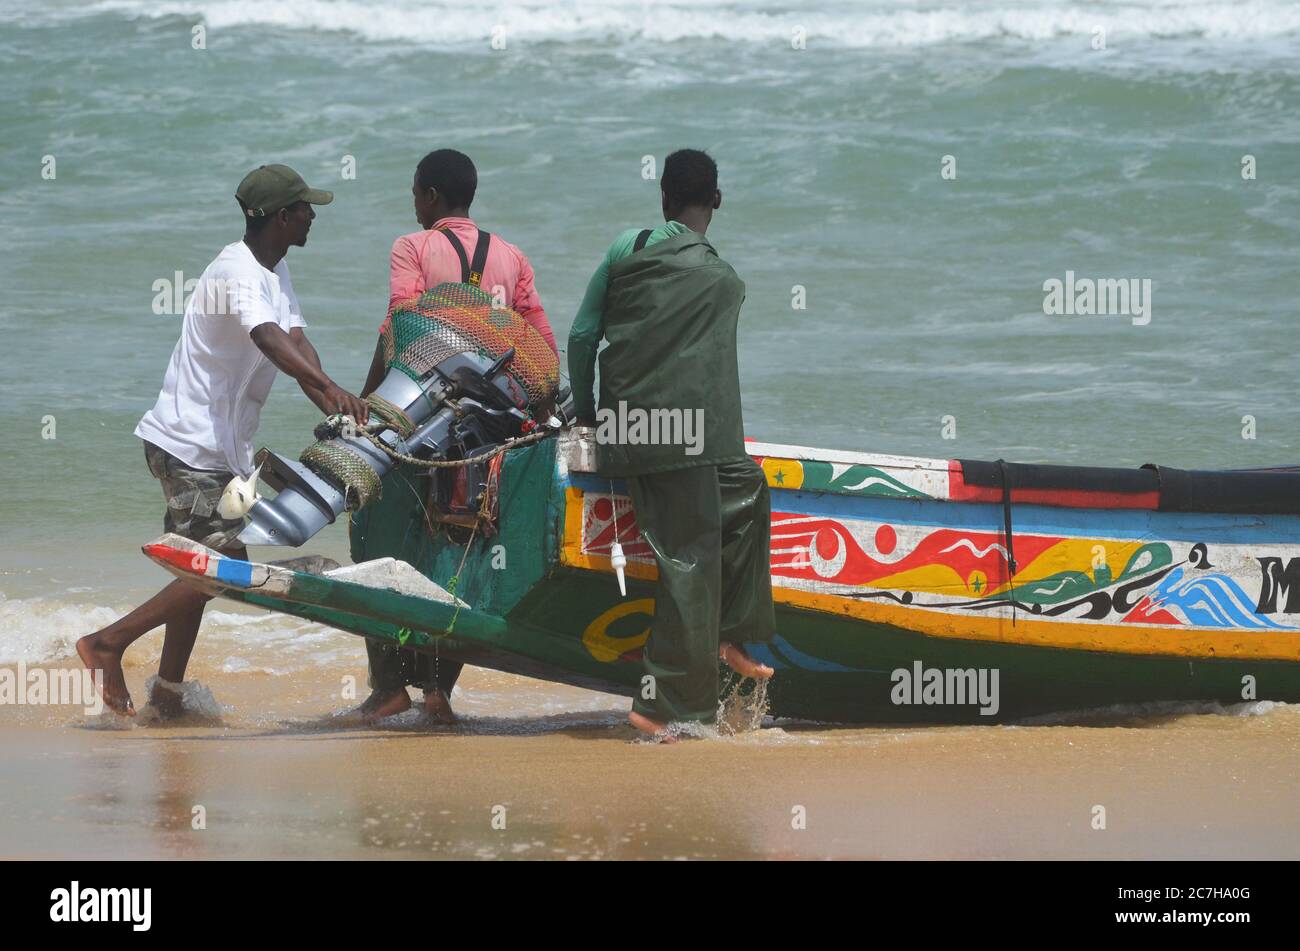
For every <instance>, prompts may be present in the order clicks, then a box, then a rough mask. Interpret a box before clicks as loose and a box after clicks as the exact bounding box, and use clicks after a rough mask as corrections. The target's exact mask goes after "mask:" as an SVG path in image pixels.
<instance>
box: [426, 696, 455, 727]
mask: <svg viewBox="0 0 1300 951" xmlns="http://www.w3.org/2000/svg"><path fill="white" fill-rule="evenodd" d="M424 713H425V716H427V717H429V718H431V719H432V720H434V721H435V722H437V723H445V724H448V725H450V724H452V723H455V722H456V714H455V713H453V712H452V709H451V701H450V700H449V699H448V698H447V695H446V694H445V693H443V692H442V691H441V690H436V689H435V690H426V691H425V692H424Z"/></svg>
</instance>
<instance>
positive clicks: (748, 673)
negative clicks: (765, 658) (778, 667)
mask: <svg viewBox="0 0 1300 951" xmlns="http://www.w3.org/2000/svg"><path fill="white" fill-rule="evenodd" d="M718 656H719V657H720V658H722V661H723V663H725V664H726V665H727V666H728V667H730V668H731V669H732V670H734V671H735V672H736V673H738V674H740V676H742V677H753V678H754V679H755V680H767V679H768V678H770V677H771V676H772V675H773V674H775V673H776V671H775V670H773V669H772V668H771V667H768V666H767V665H766V664H760V663H759V662H758V661H756V660H754V658H752V657H750V656H749V654H748V653H747V652H746V651H745V649H744V648H743V647H741V646H740V645H739V644H733V643H731V642H730V641H723V642H722V643H721V644H719V645H718Z"/></svg>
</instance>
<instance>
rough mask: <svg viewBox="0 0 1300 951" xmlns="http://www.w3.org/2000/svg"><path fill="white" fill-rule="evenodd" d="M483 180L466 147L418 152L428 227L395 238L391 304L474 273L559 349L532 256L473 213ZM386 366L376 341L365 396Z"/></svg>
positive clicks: (419, 216)
mask: <svg viewBox="0 0 1300 951" xmlns="http://www.w3.org/2000/svg"><path fill="white" fill-rule="evenodd" d="M477 187H478V171H477V170H476V169H475V168H474V163H473V162H471V161H470V159H469V156H468V155H465V154H464V153H463V152H457V151H456V150H455V149H438V150H437V151H435V152H430V153H429V154H428V155H426V156H425V157H424V158H422V159H421V160H420V164H419V165H418V166H416V169H415V181H414V182H413V183H412V185H411V194H412V195H413V196H414V197H415V217H416V220H417V221H419V222H420V227H421V228H423V229H424V230H422V231H414V232H412V233H411V234H404V235H402V236H401V237H400V238H398V239H397V240H396V241H394V242H393V251H392V255H391V256H390V258H389V275H388V311H389V313H390V314H391V313H392V310H393V307H394V306H395V305H396V304H399V303H401V302H402V301H405V300H409V299H410V298H412V297H417V296H419V295H420V294H423V293H424V292H425V291H427V290H429V288H431V287H437V286H438V285H439V284H441V283H443V282H444V281H453V282H455V281H466V280H468V281H470V282H472V283H475V284H477V285H478V286H479V287H481V288H483V290H485V291H487V292H488V293H489V294H491V295H492V296H493V297H494V298H496V301H497V303H498V304H499V305H501V306H504V307H509V308H510V309H512V310H514V311H515V312H516V313H517V314H519V316H520V317H522V318H524V320H526V321H528V323H529V324H531V325H532V326H533V329H535V330H536V331H537V332H538V333H539V334H541V335H542V338H543V339H544V340H545V341H546V342H547V343H548V344H550V346H551V349H552V350H555V349H556V347H555V334H553V333H552V332H551V325H550V323H549V322H548V321H547V319H546V311H544V310H542V301H541V299H540V298H539V297H538V296H537V288H536V286H535V285H534V284H533V266H532V265H531V264H529V263H528V258H526V257H524V253H523V252H522V251H520V250H519V249H518V248H517V247H515V246H514V245H513V244H511V243H510V242H509V241H505V240H503V239H502V238H501V236H500V235H495V234H489V233H488V232H486V231H480V230H479V227H478V225H476V224H475V223H474V219H472V218H471V217H470V216H469V206H470V204H471V203H472V202H473V201H474V192H475V190H476V189H477ZM480 241H481V242H482V244H480ZM476 254H478V255H486V257H485V258H484V260H483V263H482V266H481V268H480V269H478V270H472V268H471V266H472V265H473V264H474V263H476V262H475V256H476ZM388 320H389V318H387V317H385V318H384V322H383V323H382V324H381V325H380V327H379V332H380V333H381V334H382V333H383V332H384V331H385V330H386V329H387V328H388ZM557 352H558V351H557ZM386 371H387V367H386V366H385V364H384V354H383V348H382V346H379V345H377V346H376V347H375V356H374V359H373V360H372V361H371V362H370V373H369V375H368V376H367V377H366V385H365V387H364V388H363V389H362V396H363V397H364V396H365V395H366V394H368V393H370V392H371V391H372V390H374V388H375V387H377V386H378V385H379V384H380V383H381V382H383V379H384V373H385V372H386Z"/></svg>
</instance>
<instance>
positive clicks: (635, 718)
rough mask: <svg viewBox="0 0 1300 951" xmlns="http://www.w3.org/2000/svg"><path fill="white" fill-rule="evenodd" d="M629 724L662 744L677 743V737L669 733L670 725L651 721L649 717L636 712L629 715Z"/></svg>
mask: <svg viewBox="0 0 1300 951" xmlns="http://www.w3.org/2000/svg"><path fill="white" fill-rule="evenodd" d="M627 719H628V722H629V723H631V724H632V725H633V726H634V727H636V728H637V729H638V730H640V731H641V732H642V733H645V734H646V735H647V736H650V737H652V738H653V739H655V740H658V741H659V742H660V743H676V742H677V737H675V736H673V735H672V734H671V733H669V732H668V724H667V723H660V722H659V721H658V720H651V719H650V718H649V717H646V716H642V715H641V714H639V713H636V712H635V711H634V712H632V713H629V714H628V715H627Z"/></svg>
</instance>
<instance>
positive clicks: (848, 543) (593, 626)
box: [145, 432, 1300, 723]
mask: <svg viewBox="0 0 1300 951" xmlns="http://www.w3.org/2000/svg"><path fill="white" fill-rule="evenodd" d="M591 450H592V446H591V444H590V442H589V440H587V439H586V438H584V437H579V436H578V435H577V434H575V433H573V432H569V433H566V434H564V435H563V436H561V437H560V438H559V439H552V440H546V441H544V442H542V443H538V444H535V445H532V446H528V447H523V448H521V449H517V450H513V451H511V452H510V453H509V454H508V455H507V457H506V460H505V463H504V465H503V466H502V472H501V479H500V491H499V513H498V514H499V517H498V533H497V534H496V535H494V536H492V537H486V538H485V537H482V536H481V535H476V536H475V538H474V540H473V542H472V543H471V544H470V546H469V551H468V554H467V552H466V546H465V545H464V544H456V543H453V542H452V541H450V540H449V539H448V538H447V537H446V535H445V534H440V535H438V536H437V537H436V538H435V537H433V536H431V534H430V532H429V531H428V529H427V523H426V518H425V512H424V508H423V505H422V502H421V498H422V492H421V480H420V479H419V478H418V477H417V476H415V475H412V474H404V473H402V472H395V473H392V474H390V475H389V476H388V477H387V479H386V480H385V485H384V494H383V498H382V499H381V500H380V501H379V502H376V503H374V504H372V505H371V506H370V507H368V508H367V509H365V510H363V511H361V512H359V513H356V514H355V515H354V516H353V521H352V525H351V542H352V555H353V558H354V560H355V561H356V562H359V563H362V564H360V565H359V566H357V567H349V568H347V569H341V570H340V571H338V572H329V573H326V574H324V575H317V574H309V573H305V572H301V571H294V570H291V569H288V568H282V567H275V566H268V565H255V564H250V563H248V562H238V561H234V560H232V559H227V558H223V557H222V556H219V555H217V554H216V553H213V552H208V551H206V550H204V549H202V548H201V546H197V545H195V544H194V543H192V542H188V541H185V540H184V539H180V538H178V537H176V536H164V538H162V539H159V540H158V541H157V542H155V543H153V544H152V545H150V546H146V549H145V550H146V553H147V554H149V555H150V557H152V558H154V559H155V560H156V561H158V562H159V563H160V564H163V565H164V566H165V567H167V568H169V570H172V571H173V572H174V573H175V574H177V576H178V577H182V578H185V579H187V580H189V581H190V582H191V583H194V584H196V585H199V586H201V587H204V588H205V589H206V590H208V591H210V592H212V593H215V594H219V595H221V596H225V597H229V598H233V599H235V600H240V601H244V602H246V603H249V604H254V605H259V606H262V607H266V608H270V609H272V610H277V611H282V612H284V613H288V614H294V615H297V616H300V617H305V618H310V619H314V620H318V621H321V622H323V623H326V624H330V625H333V626H335V627H338V628H340V629H343V630H347V631H351V632H353V633H357V634H361V635H364V636H368V637H376V638H382V639H388V640H392V641H396V642H398V643H402V644H404V645H405V646H407V647H410V648H412V649H416V650H421V651H425V652H429V653H433V654H436V655H437V656H439V657H447V658H451V659H455V660H460V661H464V662H467V663H470V664H475V665H479V666H484V667H491V668H495V669H499V670H505V671H509V672H514V673H519V674H524V675H527V676H533V677H539V678H543V679H547V680H554V681H560V682H565V683H571V684H575V685H579V686H584V687H589V688H593V689H597V690H604V691H609V692H614V693H622V694H627V695H631V694H632V693H633V692H634V691H635V690H636V689H638V688H639V686H640V681H641V674H642V670H641V665H640V662H639V661H640V649H641V646H642V645H643V644H644V642H645V639H646V636H647V634H648V629H649V623H650V618H651V616H652V613H653V607H654V601H653V587H654V574H655V572H654V563H653V560H652V559H651V557H650V555H649V551H648V549H647V546H646V545H645V543H644V542H643V541H642V540H641V538H640V536H639V534H638V532H637V529H636V521H635V513H634V512H633V511H632V508H631V503H630V501H629V500H628V498H627V497H626V490H625V488H624V486H623V485H622V484H621V482H620V481H619V480H614V481H612V482H611V481H610V480H609V479H606V478H602V477H600V476H598V475H597V474H595V473H594V471H593V466H592V465H591V458H592V454H591ZM750 451H751V454H753V455H754V457H755V458H756V459H757V460H758V461H759V462H760V464H761V465H762V467H763V469H764V471H765V472H766V474H767V476H768V483H769V486H770V487H771V489H772V511H773V514H772V577H773V584H774V595H775V599H776V603H777V631H778V636H777V637H776V639H775V641H774V642H772V643H771V644H769V645H753V646H751V651H752V652H753V653H754V654H755V655H756V656H757V657H759V658H760V659H762V660H764V661H765V662H767V663H769V664H770V665H771V666H773V667H775V668H776V671H777V674H776V677H775V678H774V680H773V682H772V685H771V688H770V691H769V699H770V703H771V708H770V712H771V713H772V714H773V715H775V716H784V717H796V718H806V719H814V720H828V721H838V722H853V723H861V722H899V721H903V722H967V721H969V722H993V721H999V720H1006V719H1015V718H1022V717H1025V716H1030V715H1035V714H1042V713H1048V712H1053V711H1068V710H1078V709H1084V708H1091V707H1097V706H1108V705H1113V704H1125V703H1148V702H1153V701H1215V702H1220V703H1234V702H1241V701H1243V700H1256V699H1258V700H1280V701H1295V700H1300V514H1295V513H1294V512H1293V511H1289V510H1288V511H1281V512H1272V511H1252V509H1256V510H1258V509H1268V508H1269V507H1270V505H1271V507H1272V508H1279V509H1289V508H1290V504H1289V503H1288V504H1272V503H1270V502H1268V499H1270V498H1272V497H1274V496H1276V497H1279V498H1280V497H1283V496H1286V494H1287V493H1289V492H1290V491H1291V487H1292V485H1293V484H1294V485H1296V486H1300V475H1298V474H1295V473H1282V472H1279V473H1270V474H1264V475H1260V476H1258V477H1256V476H1245V475H1243V476H1241V477H1238V476H1236V475H1232V476H1231V477H1230V478H1229V479H1228V482H1227V483H1225V484H1228V485H1238V484H1240V485H1243V486H1245V487H1246V488H1247V489H1250V490H1251V492H1253V493H1254V494H1253V495H1252V497H1251V498H1249V499H1244V500H1243V499H1235V500H1225V503H1224V506H1223V507H1224V508H1225V509H1228V511H1202V510H1196V509H1204V508H1206V507H1207V503H1206V501H1205V497H1206V496H1207V495H1208V496H1209V497H1211V498H1213V497H1214V496H1215V494H1216V493H1218V494H1222V490H1221V486H1220V482H1218V481H1215V480H1216V479H1218V478H1219V477H1220V474H1207V476H1206V478H1199V477H1198V478H1184V476H1186V474H1182V473H1176V472H1174V471H1173V470H1167V471H1161V472H1158V473H1145V472H1142V471H1138V472H1137V473H1136V474H1135V475H1132V476H1130V475H1128V474H1124V475H1123V476H1122V477H1120V476H1116V477H1113V478H1112V477H1110V476H1107V475H1106V473H1108V472H1110V470H1084V469H1079V470H1065V469H1058V470H1051V471H1046V472H1035V471H1032V467H1014V468H1013V469H1012V470H1011V471H1012V475H1011V476H1008V475H1007V471H1008V470H1006V469H999V470H997V471H999V472H1001V476H1000V478H1001V480H1002V484H990V478H991V477H990V473H991V472H992V471H994V470H990V469H989V468H988V467H987V465H986V464H980V463H959V462H956V461H952V460H926V459H913V458H905V457H890V456H880V455H867V454H858V453H839V452H832V451H825V450H811V449H801V448H799V447H790V446H774V445H766V444H760V443H751V444H750ZM981 467H983V468H981ZM1243 480H1245V481H1244V482H1243ZM1293 480H1296V481H1294V483H1293ZM1054 483H1060V486H1059V487H1053V484H1054ZM1112 483H1114V484H1112ZM1258 486H1263V488H1262V489H1259V488H1258ZM1279 493H1280V495H1279ZM1247 494H1249V493H1247ZM1260 499H1264V501H1262V502H1261V501H1260ZM1171 500H1172V501H1171ZM1167 503H1168V504H1167ZM1233 509H1237V510H1236V511H1234V510H1233ZM1008 521H1010V523H1011V531H1010V534H1009V536H1008V532H1007V523H1008ZM616 525H617V528H616ZM616 531H617V536H618V538H619V539H620V541H621V544H622V546H623V549H624V552H625V553H626V554H627V556H628V559H629V565H628V569H627V573H628V575H629V577H628V593H627V596H626V597H620V595H619V591H618V586H617V584H616V581H615V578H614V576H613V571H612V569H611V567H610V563H609V551H610V545H611V544H612V542H613V541H614V539H615V534H616ZM1008 537H1009V538H1010V540H1011V544H1010V545H1008V544H1007V540H1008ZM390 558H391V559H397V560H398V563H394V562H391V561H381V560H382V559H390ZM1012 559H1014V569H1012V568H1011V563H1012ZM400 562H405V563H406V565H402V564H400ZM462 562H463V566H462ZM407 565H409V566H413V569H414V570H412V569H411V568H408V567H407ZM426 579H427V580H426ZM429 581H432V582H435V583H436V584H429V583H428V582H429ZM422 584H423V587H422ZM439 586H441V587H439Z"/></svg>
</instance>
